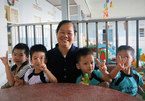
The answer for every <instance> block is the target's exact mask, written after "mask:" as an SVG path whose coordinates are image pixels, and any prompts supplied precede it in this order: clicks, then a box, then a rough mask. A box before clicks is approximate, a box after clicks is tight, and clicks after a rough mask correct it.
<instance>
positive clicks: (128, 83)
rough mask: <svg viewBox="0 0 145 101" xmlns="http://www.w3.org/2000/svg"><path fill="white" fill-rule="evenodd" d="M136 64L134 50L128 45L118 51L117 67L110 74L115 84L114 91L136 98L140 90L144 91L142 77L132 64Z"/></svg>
mask: <svg viewBox="0 0 145 101" xmlns="http://www.w3.org/2000/svg"><path fill="white" fill-rule="evenodd" d="M133 62H134V49H133V48H132V47H130V46H127V45H122V46H120V47H119V48H118V49H117V66H116V68H115V69H113V70H112V71H111V73H110V76H111V77H112V79H114V80H113V82H112V86H113V89H116V90H118V91H121V92H123V93H128V94H130V95H132V96H136V94H137V92H138V88H139V89H140V90H141V91H142V93H143V90H142V89H141V87H140V86H141V85H143V84H144V82H143V80H142V77H141V75H140V74H139V73H137V72H136V71H135V70H132V68H131V64H132V63H133Z"/></svg>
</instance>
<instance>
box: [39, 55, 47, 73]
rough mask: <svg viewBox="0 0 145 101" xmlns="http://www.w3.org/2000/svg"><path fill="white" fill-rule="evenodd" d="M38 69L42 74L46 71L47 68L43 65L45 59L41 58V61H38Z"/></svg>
mask: <svg viewBox="0 0 145 101" xmlns="http://www.w3.org/2000/svg"><path fill="white" fill-rule="evenodd" d="M40 69H41V70H42V71H44V72H45V71H46V70H47V66H46V64H45V57H42V59H41V60H40Z"/></svg>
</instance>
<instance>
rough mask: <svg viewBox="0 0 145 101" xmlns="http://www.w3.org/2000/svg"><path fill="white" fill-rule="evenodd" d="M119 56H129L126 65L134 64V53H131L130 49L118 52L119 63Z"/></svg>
mask: <svg viewBox="0 0 145 101" xmlns="http://www.w3.org/2000/svg"><path fill="white" fill-rule="evenodd" d="M118 56H121V59H122V58H125V57H126V58H127V60H126V62H125V65H124V66H125V67H130V66H131V64H132V62H133V60H134V59H133V57H132V55H131V51H129V50H127V51H126V50H122V51H120V52H118V54H117V63H118V62H119V61H118V60H119V57H118Z"/></svg>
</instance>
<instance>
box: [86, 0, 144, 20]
mask: <svg viewBox="0 0 145 101" xmlns="http://www.w3.org/2000/svg"><path fill="white" fill-rule="evenodd" d="M86 1H87V3H88V6H89V8H90V10H91V11H92V13H91V16H92V18H94V19H96V18H103V10H104V3H105V1H106V0H86ZM112 1H113V4H114V7H113V8H110V7H109V10H108V11H109V17H108V18H112V17H113V18H115V17H133V16H145V13H144V12H145V0H112ZM91 2H92V3H91ZM109 6H110V5H109ZM93 7H94V8H93Z"/></svg>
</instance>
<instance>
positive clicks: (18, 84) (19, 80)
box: [14, 76, 24, 87]
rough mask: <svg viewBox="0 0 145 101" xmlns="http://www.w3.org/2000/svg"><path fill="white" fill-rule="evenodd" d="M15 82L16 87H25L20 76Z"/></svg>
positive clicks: (15, 78)
mask: <svg viewBox="0 0 145 101" xmlns="http://www.w3.org/2000/svg"><path fill="white" fill-rule="evenodd" d="M14 81H15V84H14V86H15V87H17V86H21V85H24V80H21V79H20V78H19V77H18V76H16V77H14Z"/></svg>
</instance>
